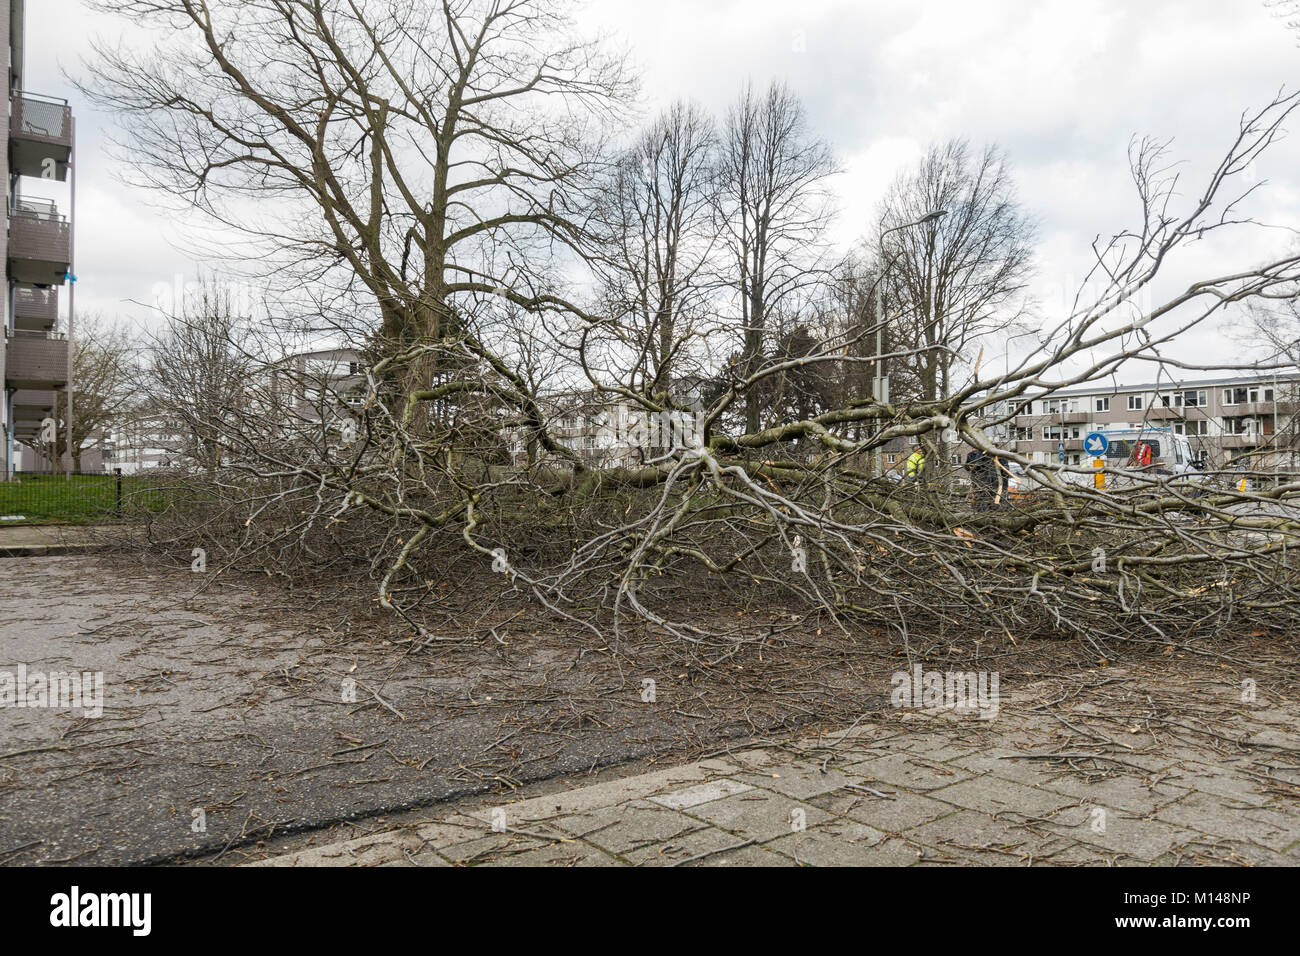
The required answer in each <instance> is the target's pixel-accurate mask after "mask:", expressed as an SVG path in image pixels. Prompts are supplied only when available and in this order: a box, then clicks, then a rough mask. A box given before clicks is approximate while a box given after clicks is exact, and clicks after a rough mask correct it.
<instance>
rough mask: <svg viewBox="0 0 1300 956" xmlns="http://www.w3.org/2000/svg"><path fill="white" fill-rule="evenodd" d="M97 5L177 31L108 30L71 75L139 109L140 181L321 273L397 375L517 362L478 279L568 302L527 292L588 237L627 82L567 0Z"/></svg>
mask: <svg viewBox="0 0 1300 956" xmlns="http://www.w3.org/2000/svg"><path fill="white" fill-rule="evenodd" d="M98 5H99V6H102V7H104V8H106V9H110V10H113V11H115V12H117V13H119V14H124V15H126V16H128V17H131V18H133V19H136V20H138V21H140V22H141V23H142V24H144V25H151V26H152V25H167V26H172V27H178V28H180V29H181V30H182V33H181V34H180V35H179V38H178V39H177V41H176V42H174V43H173V44H171V45H170V46H169V47H168V49H167V50H166V51H163V52H161V53H159V54H157V55H153V54H151V55H150V56H149V57H148V58H139V57H136V56H134V55H132V54H130V53H124V52H121V51H119V50H114V49H108V48H105V47H102V46H101V47H99V48H98V49H97V50H96V56H95V58H94V59H93V60H92V61H90V62H89V63H88V68H89V70H90V71H91V74H92V80H91V81H89V82H87V83H85V84H84V85H83V90H84V92H85V93H86V94H87V95H88V96H89V97H91V98H92V99H94V100H97V101H98V102H100V103H102V104H105V105H106V106H108V107H110V108H112V109H115V110H118V111H120V112H122V113H123V114H124V115H128V116H129V117H130V124H129V126H127V127H125V128H124V132H125V136H124V138H123V140H122V141H121V142H120V147H121V154H122V156H123V158H124V159H125V160H126V162H127V163H128V164H129V165H130V166H132V167H133V168H134V169H135V170H136V172H137V179H138V180H139V181H140V182H141V183H142V184H146V185H149V186H152V187H160V188H161V189H162V190H164V191H166V192H167V193H170V194H172V195H175V196H179V197H183V199H184V200H185V201H186V202H188V203H191V204H192V205H193V206H194V207H196V208H197V209H199V210H201V211H202V212H204V213H206V214H208V215H209V216H211V217H213V218H215V219H216V220H218V221H219V222H222V223H225V224H229V225H233V226H237V227H238V228H240V229H241V230H242V231H243V232H244V234H245V235H246V236H248V237H249V238H250V239H255V240H259V241H261V242H262V244H263V245H264V246H265V247H266V248H267V250H268V253H275V254H274V255H270V256H269V258H268V260H267V261H268V262H269V263H272V264H273V268H274V269H275V270H276V271H277V273H278V274H279V276H280V280H281V281H282V282H285V281H290V277H296V278H297V279H299V280H302V281H311V282H324V281H330V282H333V283H334V284H335V286H336V287H337V288H338V290H339V297H338V299H337V300H336V303H335V305H336V308H337V309H338V310H339V311H340V312H342V313H345V319H346V313H348V312H349V311H351V312H352V313H353V316H352V319H351V321H352V323H353V328H354V329H364V328H365V327H366V326H367V325H371V326H372V327H371V329H370V331H372V332H373V331H376V330H377V331H378V333H379V337H380V339H381V340H382V342H383V343H384V346H383V347H384V348H385V349H386V350H387V351H388V353H389V354H390V355H393V356H394V360H393V361H392V362H391V363H389V365H388V366H386V367H385V374H386V375H388V376H389V377H393V376H398V377H400V378H401V379H402V382H403V388H404V389H405V391H406V392H410V391H412V390H415V389H419V388H422V387H428V386H429V385H430V384H431V382H432V379H433V375H434V374H435V370H436V369H438V368H444V369H445V368H454V367H457V366H468V367H469V368H470V369H471V371H470V372H469V375H470V376H472V377H474V378H481V375H482V370H483V369H484V368H488V369H492V370H495V372H496V374H499V375H503V376H505V377H506V378H507V379H511V376H510V375H509V371H510V370H509V368H508V366H507V364H506V363H504V362H502V361H501V359H500V356H497V355H494V354H492V353H491V351H490V350H489V349H487V348H485V347H484V345H483V342H482V339H481V337H480V336H479V334H477V330H476V328H475V323H474V315H475V313H476V311H478V309H479V307H480V306H481V304H482V302H483V300H484V299H489V298H492V297H505V298H508V299H510V300H511V301H513V302H515V303H516V304H517V305H520V306H522V307H524V308H527V309H530V310H534V311H539V310H545V309H550V308H555V309H571V308H576V307H573V306H571V304H570V303H567V302H565V301H561V300H558V299H557V298H555V297H553V296H550V295H547V294H545V293H542V292H538V291H537V289H538V287H539V286H541V285H545V283H544V282H542V281H541V279H540V266H541V264H543V263H545V262H547V261H549V258H550V256H551V255H552V253H553V251H554V249H555V248H556V247H557V245H558V246H559V247H560V248H570V249H573V248H578V247H581V246H582V245H583V244H584V243H585V242H586V240H587V238H588V232H587V219H588V216H589V214H590V204H589V202H587V201H586V200H585V199H581V198H580V197H579V192H580V191H581V190H582V189H583V188H584V184H589V183H590V180H591V177H592V175H593V174H594V172H595V171H596V169H597V167H596V162H597V160H598V159H599V157H600V150H599V146H600V144H601V141H602V137H603V128H602V123H607V121H609V120H610V119H611V118H612V117H614V116H615V115H616V114H615V110H617V109H618V107H619V105H620V104H621V102H622V101H623V99H624V96H625V94H626V93H627V92H629V91H630V85H629V83H628V82H627V80H626V78H625V74H624V70H623V67H622V61H621V58H620V57H617V56H609V55H606V54H605V53H603V52H602V47H601V46H599V45H598V44H597V43H595V42H592V41H589V40H586V39H583V38H582V37H580V36H578V35H577V33H576V30H575V28H574V27H573V26H572V24H571V23H570V21H569V19H568V15H567V12H566V5H565V4H562V3H559V2H553V0H508V2H501V0H495V2H492V0H455V2H453V0H443V2H438V3H426V2H423V0H358V2H351V0H238V2H235V0H215V2H198V0H111V2H109V0H104V2H101V3H99V4H98ZM250 199H252V200H254V201H253V202H249V200H250ZM372 316H374V317H375V319H377V321H374V322H373V324H372V319H371V317H372ZM399 355H400V359H398V358H397V356H399ZM399 369H404V370H405V371H404V372H402V373H401V374H400V375H399ZM515 384H516V385H519V384H520V383H515ZM464 387H467V388H471V390H472V387H473V386H471V385H469V384H468V383H465V384H464ZM517 401H518V402H519V403H520V404H523V405H527V404H528V401H529V400H528V399H527V398H525V397H523V396H520V397H518V398H517Z"/></svg>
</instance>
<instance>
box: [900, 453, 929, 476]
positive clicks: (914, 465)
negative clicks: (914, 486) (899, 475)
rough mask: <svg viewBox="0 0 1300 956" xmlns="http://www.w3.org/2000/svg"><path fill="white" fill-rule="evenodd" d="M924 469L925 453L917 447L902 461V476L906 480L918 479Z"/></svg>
mask: <svg viewBox="0 0 1300 956" xmlns="http://www.w3.org/2000/svg"><path fill="white" fill-rule="evenodd" d="M924 471H925V454H924V453H923V452H922V451H921V449H919V448H918V449H917V450H916V451H914V452H912V454H910V455H908V456H907V461H905V462H903V472H904V476H905V477H906V478H907V480H908V481H919V480H920V478H921V474H922V473H923V472H924Z"/></svg>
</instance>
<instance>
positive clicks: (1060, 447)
mask: <svg viewBox="0 0 1300 956" xmlns="http://www.w3.org/2000/svg"><path fill="white" fill-rule="evenodd" d="M1056 457H1057V458H1058V459H1059V460H1061V461H1065V442H1063V441H1058V442H1057V443H1056Z"/></svg>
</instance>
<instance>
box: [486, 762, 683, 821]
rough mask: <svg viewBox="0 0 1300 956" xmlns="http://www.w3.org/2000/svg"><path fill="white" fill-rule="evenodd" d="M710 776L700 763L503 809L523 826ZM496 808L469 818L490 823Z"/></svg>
mask: <svg viewBox="0 0 1300 956" xmlns="http://www.w3.org/2000/svg"><path fill="white" fill-rule="evenodd" d="M708 777H709V771H708V770H706V769H705V768H704V767H702V766H701V765H700V764H689V765H687V766H685V767H671V768H668V769H665V770H657V771H654V772H653V773H647V774H640V775H638V776H634V777H624V778H621V779H619V780H607V781H605V782H604V783H594V784H590V785H589V786H585V787H578V788H577V789H574V790H568V791H565V792H563V793H553V794H548V795H547V796H544V797H533V798H531V799H528V800H519V801H516V802H515V803H503V804H501V805H500V808H501V809H504V810H505V811H506V819H507V820H511V821H517V822H520V823H525V822H532V821H537V820H546V819H550V818H552V817H556V816H560V815H565V814H573V813H581V812H583V811H586V810H595V809H599V808H601V807H612V806H616V805H617V804H620V803H626V802H627V801H628V800H635V799H638V798H641V797H645V796H648V795H650V794H652V793H657V792H659V791H661V790H676V789H679V788H680V787H681V785H682V784H686V783H694V782H697V781H704V780H707V779H708ZM495 809H497V807H483V808H482V809H480V810H475V811H472V812H471V814H470V815H471V816H473V817H475V818H476V819H479V820H484V821H487V822H491V820H492V811H493V810H495Z"/></svg>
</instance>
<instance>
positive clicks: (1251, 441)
mask: <svg viewBox="0 0 1300 956" xmlns="http://www.w3.org/2000/svg"><path fill="white" fill-rule="evenodd" d="M1269 437H1271V436H1264V435H1247V434H1245V433H1244V432H1243V433H1240V434H1236V435H1220V436H1219V438H1218V441H1219V447H1221V448H1254V447H1255V446H1256V445H1259V444H1262V443H1263V442H1266V441H1267V440H1268V438H1269Z"/></svg>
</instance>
